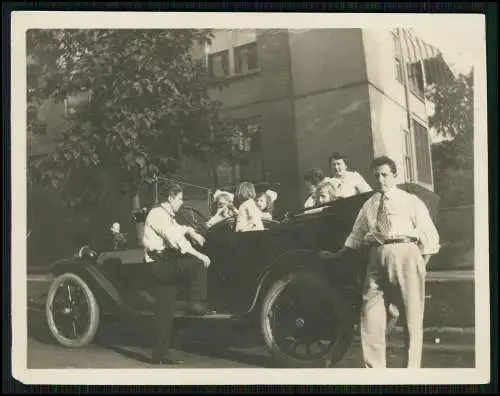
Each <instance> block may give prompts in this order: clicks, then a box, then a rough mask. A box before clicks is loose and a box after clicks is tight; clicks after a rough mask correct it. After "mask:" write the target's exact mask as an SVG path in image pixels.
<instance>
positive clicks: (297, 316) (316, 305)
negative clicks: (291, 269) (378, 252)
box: [261, 272, 353, 368]
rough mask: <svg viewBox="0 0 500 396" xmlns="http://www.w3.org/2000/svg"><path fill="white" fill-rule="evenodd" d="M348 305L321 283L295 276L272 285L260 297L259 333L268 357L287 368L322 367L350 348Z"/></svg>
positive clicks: (307, 276)
mask: <svg viewBox="0 0 500 396" xmlns="http://www.w3.org/2000/svg"><path fill="white" fill-rule="evenodd" d="M347 310H348V304H347V303H346V301H344V299H343V298H342V297H341V296H339V294H338V293H337V292H336V290H335V289H334V288H333V287H332V286H331V285H330V284H329V282H327V281H326V280H325V279H323V278H322V277H320V276H319V275H316V274H314V273H308V272H296V273H290V274H288V275H285V276H284V277H282V278H281V279H278V280H276V281H275V282H274V283H273V284H272V285H271V287H270V288H269V290H268V292H267V294H266V297H265V298H264V302H263V306H262V312H261V328H262V333H263V336H264V341H265V343H266V346H267V349H268V350H269V352H270V353H271V354H272V355H273V356H274V358H276V359H277V360H278V361H279V362H280V363H281V364H282V365H284V366H286V367H299V368H303V367H325V366H329V365H331V364H334V363H336V362H338V361H339V360H340V359H342V357H343V356H344V355H345V353H346V352H347V349H348V348H349V346H350V343H351V339H352V334H353V326H352V323H351V322H352V320H349V317H350V315H348V311H347Z"/></svg>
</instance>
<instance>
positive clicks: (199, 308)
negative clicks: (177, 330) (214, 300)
mask: <svg viewBox="0 0 500 396" xmlns="http://www.w3.org/2000/svg"><path fill="white" fill-rule="evenodd" d="M186 311H187V313H188V314H190V315H196V316H203V315H214V314H215V313H216V311H215V310H208V309H207V307H206V305H205V304H203V303H202V302H199V301H195V302H192V303H190V304H189V305H188V306H187V310H186Z"/></svg>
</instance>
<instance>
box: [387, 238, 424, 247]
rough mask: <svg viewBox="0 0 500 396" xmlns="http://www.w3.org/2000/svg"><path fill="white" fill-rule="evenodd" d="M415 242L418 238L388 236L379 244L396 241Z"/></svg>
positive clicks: (390, 243)
mask: <svg viewBox="0 0 500 396" xmlns="http://www.w3.org/2000/svg"><path fill="white" fill-rule="evenodd" d="M416 242H418V239H417V238H413V237H403V238H389V239H386V240H385V241H384V242H383V243H382V244H381V245H393V244H396V243H416Z"/></svg>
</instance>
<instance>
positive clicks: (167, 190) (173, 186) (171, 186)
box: [161, 182, 182, 201]
mask: <svg viewBox="0 0 500 396" xmlns="http://www.w3.org/2000/svg"><path fill="white" fill-rule="evenodd" d="M181 192H182V187H181V185H180V184H178V183H175V182H167V183H165V184H164V185H163V188H162V194H161V196H162V201H166V200H168V199H169V198H173V197H175V196H176V195H177V194H179V193H181Z"/></svg>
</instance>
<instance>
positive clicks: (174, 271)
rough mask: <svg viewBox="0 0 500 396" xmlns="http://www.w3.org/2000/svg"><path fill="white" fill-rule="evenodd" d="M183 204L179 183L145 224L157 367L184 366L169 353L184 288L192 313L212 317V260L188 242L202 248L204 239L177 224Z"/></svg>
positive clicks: (153, 355)
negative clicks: (209, 291) (153, 285)
mask: <svg viewBox="0 0 500 396" xmlns="http://www.w3.org/2000/svg"><path fill="white" fill-rule="evenodd" d="M182 204H183V192H182V187H181V186H180V185H178V184H176V183H171V184H169V185H168V186H167V189H166V198H165V200H164V202H162V203H161V205H160V206H158V207H155V208H153V209H152V210H151V211H150V212H149V214H148V216H147V218H146V221H145V224H144V236H143V244H144V248H145V261H146V263H149V265H150V266H151V272H152V276H153V280H154V282H155V283H156V288H157V297H156V306H157V321H158V322H157V339H156V343H155V346H154V347H153V353H152V359H153V363H156V364H178V363H182V361H181V360H178V359H175V358H173V357H172V356H171V354H170V352H169V350H170V337H171V330H172V325H173V318H174V306H175V299H176V296H177V291H178V288H179V286H180V285H185V286H187V288H188V296H189V305H188V313H191V314H194V315H204V314H207V313H208V312H207V310H206V307H205V300H206V298H207V268H208V266H209V265H210V259H209V258H208V257H207V256H206V255H204V254H202V253H200V252H199V251H197V250H196V249H195V248H194V247H193V246H192V244H191V243H190V242H189V240H188V239H187V238H186V237H189V238H191V239H192V240H194V242H196V243H197V244H198V245H200V246H202V245H203V244H204V243H205V240H204V238H203V236H201V235H200V234H198V233H197V232H196V231H195V230H194V229H193V228H191V227H186V226H182V225H179V224H178V223H177V221H176V220H175V214H176V213H177V212H178V210H179V209H180V207H181V206H182Z"/></svg>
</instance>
